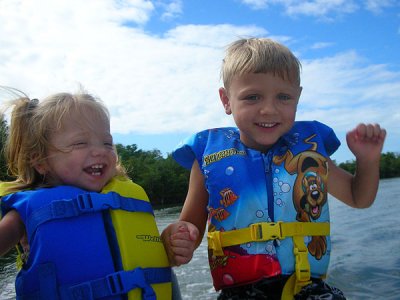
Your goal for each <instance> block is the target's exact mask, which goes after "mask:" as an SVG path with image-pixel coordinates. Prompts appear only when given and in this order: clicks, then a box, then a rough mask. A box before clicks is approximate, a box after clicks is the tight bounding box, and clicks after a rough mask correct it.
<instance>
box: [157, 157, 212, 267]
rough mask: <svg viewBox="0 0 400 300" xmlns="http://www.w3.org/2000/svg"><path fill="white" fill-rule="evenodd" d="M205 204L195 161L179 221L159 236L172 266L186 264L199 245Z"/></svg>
mask: <svg viewBox="0 0 400 300" xmlns="http://www.w3.org/2000/svg"><path fill="white" fill-rule="evenodd" d="M207 203H208V193H207V191H206V189H205V186H204V177H203V174H202V173H201V171H200V167H199V164H198V163H197V161H195V162H194V163H193V166H192V169H191V172H190V180H189V190H188V193H187V196H186V200H185V203H184V205H183V208H182V212H181V215H180V217H179V221H178V222H176V223H174V224H170V225H169V226H167V228H165V230H164V231H163V233H162V235H161V236H162V239H163V241H164V246H165V248H166V251H167V254H168V257H169V260H170V262H171V264H172V265H181V264H183V263H188V262H189V261H190V260H191V258H192V255H193V252H194V250H195V249H196V248H197V247H198V246H199V245H200V243H201V241H202V239H203V235H204V231H205V228H206V223H207ZM190 251H191V253H190Z"/></svg>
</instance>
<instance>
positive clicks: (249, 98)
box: [244, 95, 260, 101]
mask: <svg viewBox="0 0 400 300" xmlns="http://www.w3.org/2000/svg"><path fill="white" fill-rule="evenodd" d="M244 99H245V100H252V101H256V100H260V96H259V95H248V96H246V97H245V98H244Z"/></svg>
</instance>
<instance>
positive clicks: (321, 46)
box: [311, 42, 334, 49]
mask: <svg viewBox="0 0 400 300" xmlns="http://www.w3.org/2000/svg"><path fill="white" fill-rule="evenodd" d="M332 45H334V43H328V42H318V43H315V44H313V45H311V49H324V48H328V47H330V46H332Z"/></svg>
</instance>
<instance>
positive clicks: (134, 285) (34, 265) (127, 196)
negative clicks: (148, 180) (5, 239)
mask: <svg viewBox="0 0 400 300" xmlns="http://www.w3.org/2000/svg"><path fill="white" fill-rule="evenodd" d="M4 187H6V184H3V185H0V193H3V194H4ZM10 209H16V210H17V211H18V213H19V214H20V216H21V218H22V220H23V222H24V224H25V227H26V231H27V237H28V242H29V246H30V253H29V256H28V260H27V262H26V263H25V264H24V266H23V268H22V269H21V270H20V272H19V273H18V275H17V279H16V294H17V299H100V298H101V299H171V297H172V291H171V268H170V267H169V262H168V258H167V255H166V252H165V249H164V246H163V243H162V241H161V238H160V235H159V232H158V229H157V225H156V223H155V220H154V215H153V210H152V207H151V204H150V202H149V200H148V197H147V195H146V193H145V191H144V190H143V189H142V188H141V187H140V186H139V185H137V184H135V183H133V182H132V181H130V180H128V179H125V178H114V179H113V180H112V181H111V182H110V183H109V184H108V185H107V186H106V187H105V188H104V189H103V191H102V193H101V194H100V193H93V192H87V191H84V190H82V189H79V188H76V187H72V186H58V187H52V188H41V189H37V190H30V191H23V192H17V193H14V194H10V195H7V196H4V197H3V198H2V210H3V212H5V213H6V212H7V211H9V210H10Z"/></svg>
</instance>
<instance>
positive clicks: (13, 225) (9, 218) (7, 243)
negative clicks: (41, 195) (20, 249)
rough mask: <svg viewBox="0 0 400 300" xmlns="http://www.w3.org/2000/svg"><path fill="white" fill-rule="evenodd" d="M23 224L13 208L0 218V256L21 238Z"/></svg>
mask: <svg viewBox="0 0 400 300" xmlns="http://www.w3.org/2000/svg"><path fill="white" fill-rule="evenodd" d="M24 233H25V228H24V224H23V222H22V220H21V218H20V216H19V214H18V213H17V212H16V211H15V210H10V211H9V212H8V213H6V214H5V216H3V218H2V219H1V220H0V256H3V255H5V254H7V252H8V251H10V250H11V249H12V247H14V246H15V245H17V244H18V242H19V241H20V240H21V239H22V237H23V236H24Z"/></svg>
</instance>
